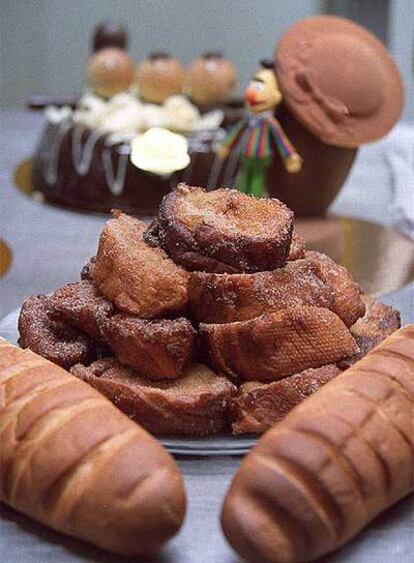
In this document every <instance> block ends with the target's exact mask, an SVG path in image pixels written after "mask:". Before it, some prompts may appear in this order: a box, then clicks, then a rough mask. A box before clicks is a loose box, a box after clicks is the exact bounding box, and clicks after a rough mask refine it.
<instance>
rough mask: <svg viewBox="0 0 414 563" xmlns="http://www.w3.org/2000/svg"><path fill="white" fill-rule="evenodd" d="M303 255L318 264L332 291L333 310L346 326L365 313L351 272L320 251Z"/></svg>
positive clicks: (358, 289)
mask: <svg viewBox="0 0 414 563" xmlns="http://www.w3.org/2000/svg"><path fill="white" fill-rule="evenodd" d="M305 256H306V259H307V260H309V261H310V262H312V263H314V264H316V265H317V266H319V268H320V271H321V275H322V277H323V278H324V280H325V282H326V283H327V284H328V285H329V286H330V287H331V288H332V290H333V291H334V293H335V303H334V308H333V311H335V313H336V314H337V315H338V317H340V318H341V319H342V320H343V321H344V323H345V324H346V326H352V325H353V324H354V323H355V322H356V321H357V320H358V319H359V318H360V317H362V316H363V314H364V313H365V304H364V302H363V301H362V299H361V289H360V287H359V285H358V284H357V283H356V282H355V280H354V277H353V275H352V274H351V272H348V270H347V269H346V268H344V267H343V266H340V265H339V264H337V263H336V262H335V261H334V260H332V258H329V256H327V255H326V254H322V253H321V252H316V251H314V250H309V251H307V252H306V253H305Z"/></svg>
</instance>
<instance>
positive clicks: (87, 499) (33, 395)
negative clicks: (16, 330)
mask: <svg viewBox="0 0 414 563" xmlns="http://www.w3.org/2000/svg"><path fill="white" fill-rule="evenodd" d="M0 501H3V502H5V503H7V504H9V505H10V506H12V507H13V508H14V509H16V510H18V511H20V512H22V513H24V514H26V515H28V516H30V517H32V518H34V519H35V520H38V521H40V522H42V523H44V524H47V525H48V526H50V527H52V528H54V529H56V530H58V531H60V532H63V533H65V534H69V535H71V536H75V537H77V538H80V539H82V540H85V541H87V542H90V543H92V544H95V545H97V546H99V547H102V548H104V549H108V550H110V551H113V552H115V553H119V554H125V555H128V556H140V555H150V554H153V553H155V552H157V551H158V550H159V549H160V548H161V547H162V545H163V544H164V543H165V542H166V541H167V540H168V539H169V538H171V537H172V536H173V535H174V534H175V533H176V532H177V531H178V529H179V528H180V526H181V524H182V522H183V518H184V513H185V495H184V490H183V484H182V481H181V477H180V474H179V470H178V468H177V466H176V465H175V463H174V461H173V459H172V458H171V457H170V455H169V454H168V453H167V452H166V451H165V450H164V449H163V448H162V447H161V446H160V445H159V444H158V443H157V442H156V440H154V439H153V438H152V437H151V436H150V435H149V434H147V432H146V431H145V430H143V429H142V428H141V427H140V426H138V425H137V424H135V423H134V422H132V421H131V420H129V419H128V418H127V417H126V416H125V415H123V414H122V413H121V412H120V411H118V410H117V409H116V408H115V407H114V406H113V405H112V404H111V403H110V402H109V401H108V400H107V399H105V398H104V397H103V396H102V395H101V394H100V393H98V392H97V391H95V390H94V389H93V388H92V387H90V386H89V385H87V384H86V383H83V382H82V381H80V380H79V379H77V378H76V377H74V376H72V375H70V374H69V373H67V372H66V371H64V370H63V369H62V368H60V367H58V366H56V365H54V364H52V363H51V362H49V361H48V360H45V359H44V358H42V357H41V356H39V355H37V354H35V353H33V352H31V351H30V350H21V349H19V348H17V347H15V346H13V345H11V344H9V343H7V342H6V341H5V340H4V339H0Z"/></svg>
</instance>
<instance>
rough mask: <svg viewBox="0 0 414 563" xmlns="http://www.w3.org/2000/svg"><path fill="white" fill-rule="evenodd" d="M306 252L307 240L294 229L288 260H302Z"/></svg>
mask: <svg viewBox="0 0 414 563" xmlns="http://www.w3.org/2000/svg"><path fill="white" fill-rule="evenodd" d="M305 250H306V246H305V239H304V238H303V237H302V236H301V235H300V234H299V233H298V232H296V231H295V229H293V234H292V243H291V245H290V251H289V256H288V260H300V259H301V258H305Z"/></svg>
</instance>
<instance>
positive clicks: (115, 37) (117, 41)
mask: <svg viewBox="0 0 414 563" xmlns="http://www.w3.org/2000/svg"><path fill="white" fill-rule="evenodd" d="M127 46H128V35H127V32H126V31H125V28H124V27H123V26H122V25H121V24H119V23H114V22H104V23H101V24H100V25H98V26H97V27H96V28H95V33H94V35H93V51H99V50H100V49H104V48H105V47H117V48H118V49H126V48H127Z"/></svg>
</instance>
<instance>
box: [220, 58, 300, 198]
mask: <svg viewBox="0 0 414 563" xmlns="http://www.w3.org/2000/svg"><path fill="white" fill-rule="evenodd" d="M261 64H262V67H263V68H262V69H261V70H259V71H258V72H257V73H256V74H255V76H254V77H253V79H252V80H251V81H250V83H249V85H248V87H247V88H246V90H245V92H244V100H245V105H246V108H247V109H248V111H249V116H248V118H246V119H243V120H242V121H240V122H239V123H238V124H237V125H236V126H235V127H234V128H233V129H232V130H231V131H230V132H229V134H228V135H227V137H226V139H225V140H224V142H223V144H222V145H221V146H220V148H219V151H218V154H219V156H220V157H221V158H227V156H228V155H229V153H230V151H231V150H232V149H233V148H234V147H235V146H237V145H239V147H240V153H241V163H240V171H239V174H238V176H237V188H238V189H239V190H240V191H241V192H243V193H246V194H251V195H254V196H256V197H261V196H262V195H263V194H264V189H265V178H266V171H267V169H268V167H269V166H270V164H271V162H272V156H273V149H272V147H271V140H272V139H274V141H275V143H276V147H277V150H278V151H279V154H280V156H281V158H282V159H283V162H284V164H285V166H286V170H287V171H288V172H290V173H292V174H293V173H296V172H299V171H300V170H301V168H302V158H301V157H300V156H299V154H298V153H297V152H296V150H295V148H294V147H293V145H292V144H291V143H290V141H289V139H288V138H287V136H286V135H285V133H284V131H283V129H282V127H281V126H280V124H279V122H278V121H277V119H276V118H275V117H274V115H273V112H274V108H275V107H276V106H277V105H278V104H280V102H281V101H282V93H281V92H280V90H279V88H278V83H277V79H276V75H275V72H274V70H273V68H274V67H273V61H272V62H270V61H269V62H267V61H263V62H262V63H261Z"/></svg>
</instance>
